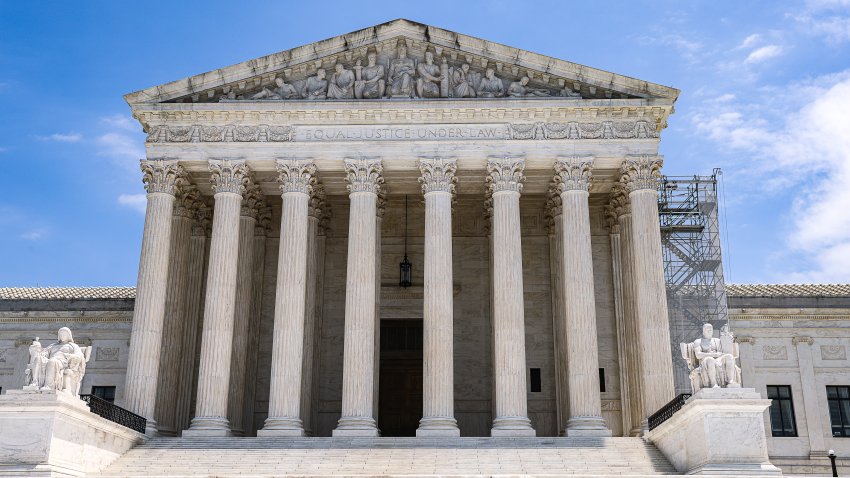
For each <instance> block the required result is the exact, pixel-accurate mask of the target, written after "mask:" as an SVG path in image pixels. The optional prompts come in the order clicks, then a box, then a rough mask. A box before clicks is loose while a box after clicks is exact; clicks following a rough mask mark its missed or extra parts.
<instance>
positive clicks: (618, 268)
mask: <svg viewBox="0 0 850 478" xmlns="http://www.w3.org/2000/svg"><path fill="white" fill-rule="evenodd" d="M605 216H606V223H607V226H608V228H609V231H610V233H609V238H610V239H611V273H612V277H613V279H614V280H613V284H614V318H615V322H616V325H617V350H618V353H617V365H618V366H619V367H620V377H619V378H620V403H622V404H623V405H622V407H621V408H620V410H621V412H620V413H621V420H620V422H621V423H622V430H623V434H624V435H625V436H629V434H630V433H629V432H630V430H631V427H632V418H631V412H632V410H631V408H630V407H631V401H632V389H631V388H630V387H629V372H628V369H629V362H628V358H627V352H626V349H627V348H628V346H629V341H628V338H627V337H626V319H625V317H624V312H623V297H624V293H623V285H624V283H623V244H622V238H621V237H620V225H619V223H618V222H617V217H616V214H614V213H613V211H612V208H611V207H610V206H607V207H606V213H605Z"/></svg>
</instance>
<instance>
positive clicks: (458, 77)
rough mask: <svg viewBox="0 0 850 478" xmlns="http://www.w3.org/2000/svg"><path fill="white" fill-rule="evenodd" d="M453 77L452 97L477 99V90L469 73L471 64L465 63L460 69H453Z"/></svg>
mask: <svg viewBox="0 0 850 478" xmlns="http://www.w3.org/2000/svg"><path fill="white" fill-rule="evenodd" d="M449 76H450V77H451V88H452V96H453V97H455V98H475V88H474V87H473V86H472V81H473V80H472V75H470V73H469V64H468V63H464V64H463V65H461V67H460V68H452V70H451V72H450V74H449Z"/></svg>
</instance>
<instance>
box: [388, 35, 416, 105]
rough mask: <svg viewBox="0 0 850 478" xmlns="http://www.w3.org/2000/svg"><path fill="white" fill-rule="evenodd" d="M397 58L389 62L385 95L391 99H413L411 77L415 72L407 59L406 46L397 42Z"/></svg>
mask: <svg viewBox="0 0 850 478" xmlns="http://www.w3.org/2000/svg"><path fill="white" fill-rule="evenodd" d="M396 50H397V52H398V53H397V55H398V56H397V57H396V58H395V59H394V60H391V61H390V68H389V71H388V72H387V76H388V78H389V81H388V82H387V90H389V91H387V95H388V96H389V97H390V98H393V97H413V86H414V84H415V83H414V81H413V75H414V73H415V72H416V68H415V67H414V63H413V59H412V58H408V57H407V44H405V43H404V41H399V42H398V46H397V47H396Z"/></svg>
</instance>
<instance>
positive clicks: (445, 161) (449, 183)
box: [419, 158, 457, 194]
mask: <svg viewBox="0 0 850 478" xmlns="http://www.w3.org/2000/svg"><path fill="white" fill-rule="evenodd" d="M419 172H420V173H421V175H420V176H419V184H421V185H422V194H428V193H430V192H434V191H445V192H448V193H450V194H454V193H455V187H456V184H457V177H456V176H455V173H456V172H457V160H455V159H449V158H422V159H420V160H419Z"/></svg>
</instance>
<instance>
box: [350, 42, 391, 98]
mask: <svg viewBox="0 0 850 478" xmlns="http://www.w3.org/2000/svg"><path fill="white" fill-rule="evenodd" d="M366 61H367V62H368V64H367V65H366V66H362V65H361V62H360V60H357V64H355V65H354V71H355V72H356V77H357V79H356V80H355V81H354V96H355V97H357V98H358V99H376V98H382V97H383V96H384V86H385V85H386V83H385V82H384V65H378V64H377V61H378V55H377V54H375V52H374V51H370V52H368V53H367V54H366Z"/></svg>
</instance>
